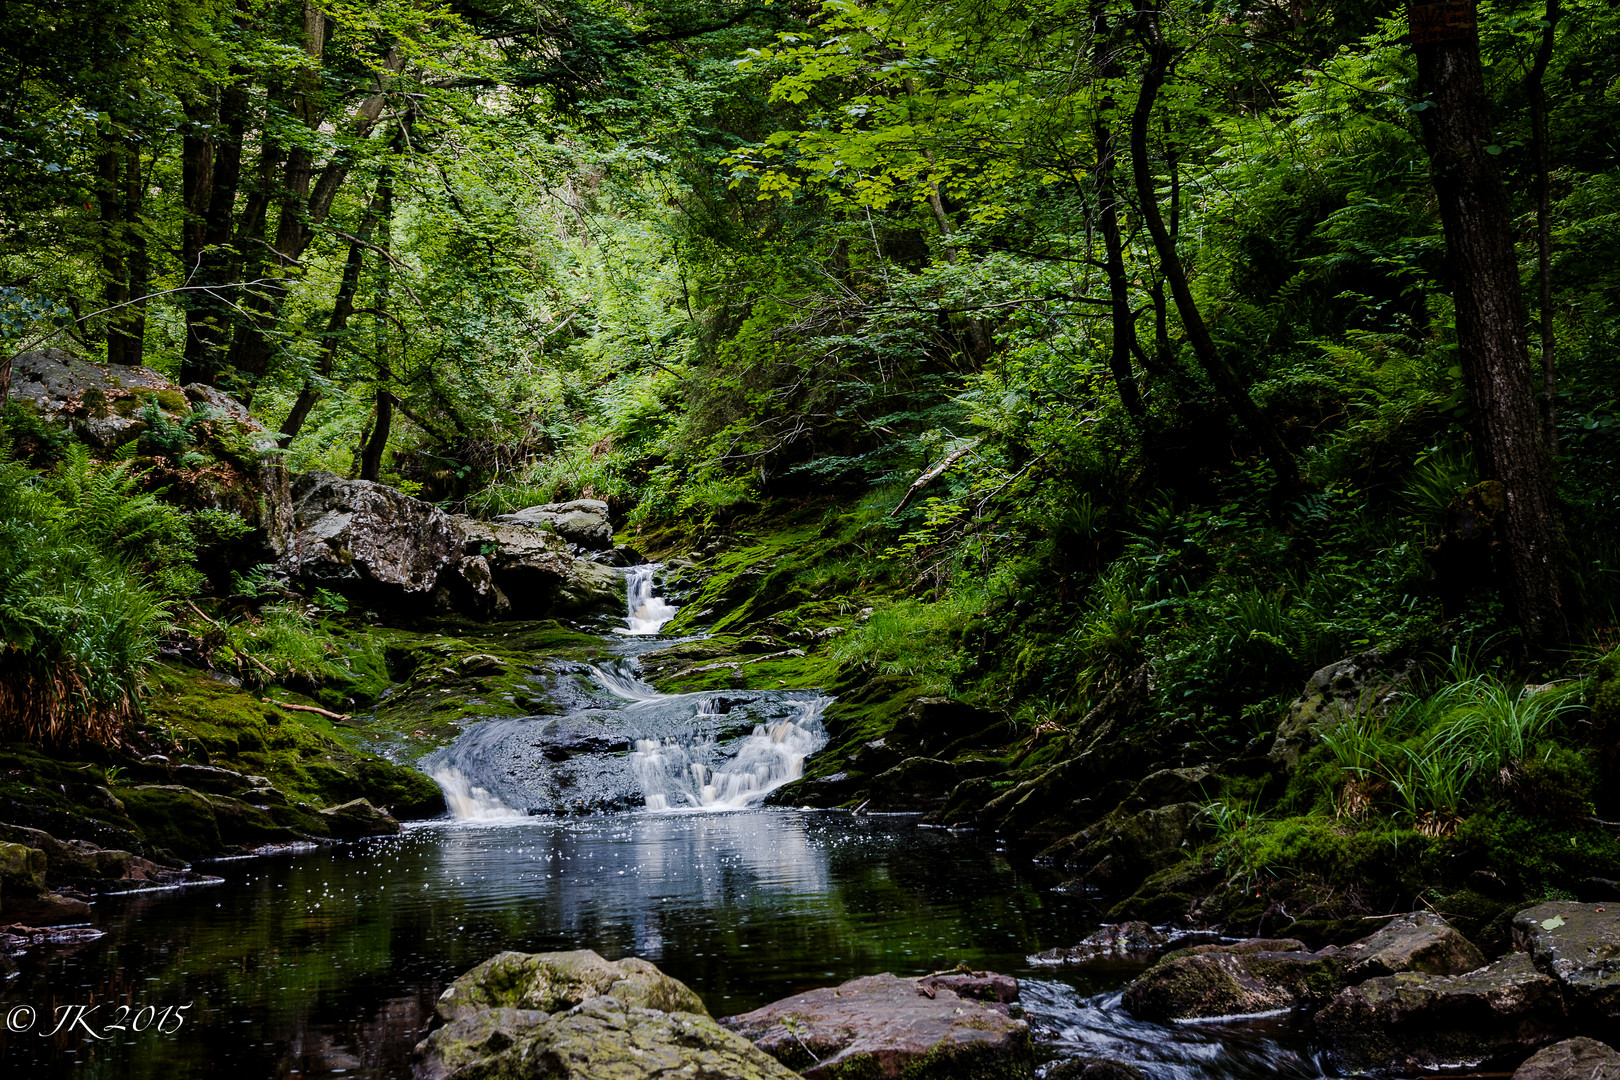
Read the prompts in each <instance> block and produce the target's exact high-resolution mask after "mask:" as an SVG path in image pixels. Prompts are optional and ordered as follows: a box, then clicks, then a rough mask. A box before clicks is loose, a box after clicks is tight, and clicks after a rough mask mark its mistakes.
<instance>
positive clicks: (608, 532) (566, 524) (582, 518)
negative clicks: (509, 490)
mask: <svg viewBox="0 0 1620 1080" xmlns="http://www.w3.org/2000/svg"><path fill="white" fill-rule="evenodd" d="M495 520H496V521H501V522H509V523H511V524H514V525H522V526H526V527H528V528H531V529H549V530H550V531H551V532H554V533H556V534H557V535H558V536H560V537H562V538H563V539H564V540H566V541H568V542H569V543H570V544H573V545H575V546H576V547H580V548H584V549H586V550H588V551H607V550H609V549H611V548H612V547H613V526H612V524H611V523H610V522H609V520H608V504H607V503H605V502H603V501H602V500H600V499H575V500H574V501H573V502H565V503H546V504H545V505H544V506H530V507H525V508H524V509H522V510H519V511H517V512H516V513H513V514H501V515H500V516H499V517H497V518H496V519H495Z"/></svg>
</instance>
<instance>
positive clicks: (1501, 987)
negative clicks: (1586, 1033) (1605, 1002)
mask: <svg viewBox="0 0 1620 1080" xmlns="http://www.w3.org/2000/svg"><path fill="white" fill-rule="evenodd" d="M1568 1026H1569V1021H1568V1015H1567V1012H1566V1009H1565V1004H1564V997H1563V993H1562V989H1561V987H1560V986H1559V984H1558V980H1556V979H1554V978H1552V977H1551V976H1549V975H1545V974H1543V973H1542V972H1540V971H1537V970H1536V968H1535V965H1534V964H1532V963H1531V962H1530V958H1529V957H1528V956H1526V955H1524V954H1523V953H1513V954H1511V955H1509V956H1506V957H1504V958H1503V959H1501V960H1498V961H1497V962H1496V963H1494V964H1491V965H1489V966H1488V967H1483V968H1480V969H1479V970H1477V971H1471V972H1469V973H1468V974H1466V975H1457V976H1449V977H1448V976H1444V975H1425V974H1423V973H1422V972H1417V971H1407V972H1402V973H1401V974H1398V975H1388V976H1384V977H1382V978H1377V979H1369V980H1368V981H1366V982H1364V983H1362V984H1360V985H1359V986H1352V987H1349V988H1348V989H1345V990H1343V991H1341V992H1340V993H1339V995H1338V996H1337V997H1336V998H1334V999H1333V1001H1332V1002H1330V1003H1329V1004H1328V1006H1327V1007H1326V1008H1324V1009H1323V1010H1322V1011H1321V1012H1319V1013H1317V1014H1316V1031H1317V1034H1318V1035H1319V1036H1320V1037H1321V1039H1322V1042H1323V1045H1324V1046H1325V1047H1326V1048H1327V1050H1328V1052H1329V1053H1330V1054H1331V1055H1332V1057H1333V1059H1334V1060H1335V1062H1337V1064H1338V1065H1340V1066H1341V1067H1342V1068H1345V1069H1354V1070H1367V1069H1375V1070H1384V1069H1389V1070H1397V1071H1412V1070H1429V1069H1448V1068H1461V1067H1468V1068H1471V1067H1473V1066H1476V1065H1479V1064H1480V1063H1482V1062H1485V1061H1488V1060H1490V1059H1492V1058H1495V1057H1498V1056H1502V1055H1506V1054H1512V1053H1524V1052H1526V1051H1529V1050H1535V1049H1537V1048H1538V1047H1541V1046H1545V1045H1546V1044H1548V1043H1550V1042H1553V1041H1555V1040H1556V1039H1558V1038H1560V1037H1562V1036H1564V1035H1566V1034H1568V1033H1569V1032H1568Z"/></svg>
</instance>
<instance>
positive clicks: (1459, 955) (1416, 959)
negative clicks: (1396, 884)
mask: <svg viewBox="0 0 1620 1080" xmlns="http://www.w3.org/2000/svg"><path fill="white" fill-rule="evenodd" d="M1335 956H1336V957H1337V959H1338V960H1340V961H1341V962H1343V963H1344V964H1345V965H1346V975H1347V976H1348V977H1349V979H1350V980H1351V981H1353V982H1360V981H1361V980H1363V979H1371V978H1376V977H1378V976H1381V975H1394V974H1396V973H1397V972H1401V971H1418V972H1422V973H1423V974H1425V975H1463V974H1466V973H1467V972H1470V971H1473V970H1475V969H1476V968H1482V967H1484V966H1485V956H1484V954H1483V953H1481V952H1480V951H1479V949H1478V948H1476V947H1475V945H1474V943H1473V942H1471V941H1469V940H1468V939H1467V938H1465V937H1463V936H1462V934H1460V933H1458V932H1457V930H1456V928H1455V927H1453V926H1452V925H1451V924H1450V923H1448V922H1447V921H1446V920H1445V919H1443V918H1441V917H1440V916H1439V915H1436V914H1435V913H1434V912H1432V911H1414V912H1411V913H1410V914H1406V915H1401V916H1399V917H1397V918H1394V919H1391V920H1390V921H1389V923H1388V924H1386V925H1385V926H1384V927H1383V928H1382V929H1380V930H1379V931H1378V932H1377V933H1375V934H1372V935H1370V936H1368V937H1365V938H1363V939H1361V940H1360V941H1357V942H1355V943H1354V944H1352V945H1348V946H1346V947H1345V948H1343V949H1340V950H1337V952H1336V953H1335Z"/></svg>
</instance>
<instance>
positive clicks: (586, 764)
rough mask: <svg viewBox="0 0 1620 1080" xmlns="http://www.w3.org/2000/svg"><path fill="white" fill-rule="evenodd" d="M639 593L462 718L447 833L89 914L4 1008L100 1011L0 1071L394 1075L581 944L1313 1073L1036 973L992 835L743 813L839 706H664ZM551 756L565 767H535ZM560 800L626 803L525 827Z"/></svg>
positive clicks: (1083, 977) (1227, 1034)
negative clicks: (526, 701) (970, 1004)
mask: <svg viewBox="0 0 1620 1080" xmlns="http://www.w3.org/2000/svg"><path fill="white" fill-rule="evenodd" d="M652 573H653V571H652V569H651V568H633V569H632V570H631V571H629V572H628V574H629V576H630V578H631V582H630V586H631V587H630V589H629V612H628V614H627V617H626V620H625V623H626V626H625V628H624V632H622V633H615V634H613V635H609V636H608V638H607V640H608V641H609V642H610V644H611V647H612V649H613V651H614V652H615V654H616V655H617V656H618V657H619V661H618V663H617V664H616V665H601V666H592V667H587V666H585V665H580V668H581V669H583V670H577V671H572V672H571V674H572V675H573V676H575V677H574V678H570V679H559V680H558V683H559V684H560V685H567V686H571V687H573V692H574V695H575V696H574V697H573V698H572V700H570V701H569V702H568V708H567V710H566V711H565V712H563V713H562V714H561V715H556V716H538V717H531V718H526V719H519V720H501V721H488V722H484V723H481V724H475V725H473V726H472V727H470V728H469V729H468V730H467V731H466V732H465V734H463V735H462V736H461V737H460V738H459V739H458V740H457V741H456V742H455V743H454V744H453V745H451V746H449V747H447V748H446V749H445V750H444V751H443V752H441V753H440V755H438V758H437V759H436V761H434V762H432V763H430V765H429V766H428V767H430V768H432V769H433V771H434V775H435V776H436V778H437V779H438V780H439V782H440V783H441V785H442V786H444V788H445V790H446V795H447V800H448V802H449V804H450V806H451V807H452V816H451V818H449V819H445V820H438V821H430V822H425V823H419V824H417V825H415V826H414V827H409V828H408V829H407V830H406V831H405V832H404V833H403V834H401V835H399V836H395V837H383V838H376V839H372V840H365V841H359V842H356V843H352V844H348V845H344V846H339V847H329V848H323V849H315V850H307V851H302V852H290V853H285V854H281V855H277V856H270V857H248V858H236V859H227V860H220V861H215V862H212V863H209V864H205V868H206V869H208V871H209V872H210V873H212V874H216V875H218V876H219V877H220V878H222V879H223V882H222V883H220V884H218V885H214V886H209V887H200V888H191V889H185V890H180V891H175V892H168V893H156V894H154V893H150V892H148V893H144V894H141V895H129V896H109V897H106V898H104V899H102V900H101V901H100V903H99V904H98V919H97V923H98V926H99V927H100V928H102V929H104V930H105V931H106V936H104V937H102V938H100V939H99V940H96V941H93V942H88V943H85V944H82V945H79V946H69V947H57V948H49V949H37V950H33V951H31V952H30V953H28V954H26V955H24V956H22V957H20V958H19V966H20V972H19V975H18V977H17V978H14V979H12V980H11V981H10V983H9V985H8V986H7V987H6V1001H7V1003H8V1006H7V1007H8V1008H13V1007H14V1006H15V1005H16V1004H17V1003H23V1002H27V1003H33V1005H34V1007H35V1008H37V1009H38V1010H39V1012H40V1013H41V1014H42V1015H44V1014H50V1015H55V1010H56V1009H57V1007H58V1006H60V1005H63V1004H67V1003H70V1002H78V1001H94V1002H99V1003H102V1004H101V1006H100V1009H99V1012H98V1013H97V1014H92V1015H91V1016H89V1017H88V1018H87V1021H86V1023H85V1024H81V1025H78V1029H77V1030H72V1031H61V1032H58V1033H56V1034H55V1035H54V1036H50V1035H46V1034H43V1033H44V1032H46V1031H48V1030H49V1028H48V1027H38V1028H37V1029H36V1030H34V1031H31V1032H28V1033H26V1034H17V1033H5V1034H0V1039H3V1040H4V1042H3V1053H0V1061H3V1064H4V1069H5V1072H6V1074H7V1075H27V1076H31V1077H33V1076H40V1077H43V1076H74V1077H80V1078H90V1077H103V1076H105V1077H111V1076H119V1077H153V1078H158V1077H162V1078H175V1080H179V1078H183V1077H217V1076H224V1075H231V1074H232V1073H233V1071H234V1073H236V1074H239V1075H242V1076H274V1077H293V1076H338V1075H342V1076H358V1077H375V1078H394V1077H407V1076H409V1075H410V1063H409V1055H410V1052H411V1048H412V1046H413V1045H414V1044H415V1043H416V1042H417V1041H418V1040H419V1039H420V1038H421V1036H422V1034H423V1033H424V1031H425V1029H426V1027H427V1025H428V1022H429V1019H430V1017H431V1014H432V1010H433V1004H434V1001H435V999H436V998H437V997H438V995H439V993H440V991H441V990H442V989H443V988H444V987H445V985H446V984H447V983H449V981H450V980H452V979H454V978H455V977H456V976H457V975H459V974H460V973H462V972H463V971H465V970H466V969H468V968H469V967H471V966H472V965H474V964H476V963H478V962H479V961H481V960H483V959H485V958H486V957H488V956H490V955H493V954H494V953H496V952H499V951H501V950H505V949H515V950H521V951H528V952H537V951H547V950H565V949H580V948H589V949H594V950H596V951H597V952H599V953H601V954H602V955H603V956H605V957H608V958H609V959H617V958H620V957H625V956H638V957H642V958H644V959H647V960H650V961H652V962H654V963H656V964H657V965H658V966H659V967H660V968H661V969H662V970H663V971H665V972H666V973H668V974H670V975H672V976H674V977H675V978H678V979H681V980H683V981H684V982H686V983H687V984H688V985H690V986H691V987H692V988H693V989H695V990H696V991H697V992H698V993H699V994H700V995H701V996H702V998H703V1000H704V1002H705V1004H706V1005H707V1006H708V1008H709V1010H710V1012H711V1013H713V1014H714V1015H716V1016H724V1015H728V1014H734V1013H740V1012H743V1011H745V1010H749V1009H754V1008H757V1007H759V1006H760V1005H762V1004H764V1003H766V1002H769V1001H771V1000H773V999H775V998H778V997H781V996H784V995H787V994H791V993H796V992H799V991H801V990H804V989H808V988H811V987H816V986H825V985H831V984H835V983H838V982H840V981H843V980H846V979H850V978H855V977H857V976H862V975H870V974H874V973H877V972H883V971H888V972H894V973H896V974H900V975H902V976H906V975H913V976H915V975H924V974H927V973H929V972H931V971H935V970H938V969H942V968H949V967H952V966H953V965H955V964H958V963H966V964H968V965H970V966H972V967H975V968H989V969H993V970H996V971H1000V972H1004V973H1007V974H1011V975H1014V976H1016V977H1017V978H1018V979H1019V980H1020V982H1021V990H1022V996H1023V1000H1024V1002H1025V1007H1026V1009H1027V1010H1028V1017H1029V1020H1030V1022H1031V1025H1032V1028H1033V1030H1034V1031H1035V1033H1036V1037H1037V1055H1038V1057H1040V1058H1041V1059H1043V1060H1058V1059H1062V1058H1065V1057H1073V1056H1078V1055H1082V1054H1085V1055H1105V1056H1108V1057H1112V1058H1117V1059H1122V1060H1126V1061H1134V1062H1137V1063H1139V1064H1142V1065H1145V1066H1147V1067H1148V1069H1149V1070H1150V1072H1151V1075H1152V1076H1154V1077H1155V1078H1162V1080H1202V1078H1210V1080H1213V1078H1217V1077H1223V1078H1224V1077H1232V1078H1236V1077H1249V1076H1321V1075H1323V1070H1322V1067H1321V1066H1320V1065H1319V1063H1318V1061H1317V1059H1316V1058H1315V1056H1314V1055H1313V1054H1311V1053H1310V1052H1309V1050H1308V1047H1307V1043H1306V1040H1305V1038H1304V1035H1303V1032H1302V1031H1301V1029H1300V1027H1299V1024H1298V1023H1297V1022H1295V1021H1291V1020H1289V1019H1288V1018H1278V1017H1272V1018H1258V1019H1247V1020H1232V1021H1225V1022H1221V1021H1216V1022H1209V1023H1201V1024H1175V1025H1168V1026H1166V1025H1158V1024H1151V1023H1144V1022H1141V1021H1138V1020H1135V1019H1133V1018H1131V1017H1130V1016H1129V1015H1128V1014H1127V1013H1125V1012H1124V1011H1122V1010H1121V1009H1120V1007H1119V1000H1120V995H1119V988H1120V986H1121V985H1122V984H1123V983H1124V982H1125V981H1126V980H1127V979H1128V978H1129V977H1130V976H1131V975H1132V974H1133V973H1134V972H1135V971H1137V970H1139V968H1136V967H1131V966H1128V965H1123V964H1115V965H1110V966H1102V967H1092V968H1088V969H1079V968H1070V969H1054V968H1051V967H1044V966H1041V964H1040V963H1039V961H1038V959H1036V958H1035V957H1034V955H1033V954H1035V953H1038V952H1039V951H1041V950H1044V949H1048V948H1051V947H1053V946H1061V945H1066V944H1069V943H1071V942H1073V941H1075V940H1078V939H1079V938H1080V937H1082V936H1084V935H1085V934H1086V933H1088V932H1089V931H1090V930H1091V929H1093V924H1092V921H1091V920H1089V919H1088V917H1087V916H1086V915H1085V914H1083V912H1084V910H1085V905H1084V904H1083V903H1080V902H1078V900H1077V899H1075V900H1071V898H1070V897H1068V896H1067V895H1066V894H1064V893H1063V892H1061V891H1054V890H1052V889H1051V888H1050V887H1049V885H1050V882H1049V881H1047V880H1045V878H1046V877H1047V876H1048V875H1043V874H1042V873H1041V871H1040V870H1039V868H1037V867H1034V866H1030V865H1027V864H1020V863H1019V862H1017V861H1014V860H1013V859H1011V858H1010V857H1009V856H1008V855H1007V854H1005V853H1003V852H998V851H995V850H992V849H991V848H990V846H988V845H987V843H986V840H985V838H983V837H980V836H976V835H974V834H972V833H963V832H957V831H952V830H946V829H941V828H933V827H927V826H924V825H922V824H921V823H920V820H919V818H918V817H917V816H916V815H909V814H859V815H857V814H851V813H849V812H846V811H809V810H803V811H801V810H794V809H788V808H779V807H763V806H761V805H760V802H761V800H762V799H763V798H764V796H765V795H767V794H768V793H769V792H770V791H771V790H773V789H774V788H775V787H776V786H779V785H780V784H782V783H784V782H786V781H788V780H790V779H793V778H796V777H797V776H798V775H799V773H800V770H801V768H802V766H803V762H804V758H805V756H806V755H808V754H811V753H813V752H814V751H815V750H816V749H818V748H819V747H820V746H821V744H822V742H824V741H825V736H824V733H823V732H822V730H821V727H820V720H819V715H820V712H821V710H822V709H823V708H824V707H825V705H826V704H827V701H828V699H826V698H823V697H820V696H818V695H815V694H810V693H806V692H802V691H772V690H743V691H729V692H726V693H724V694H717V693H713V692H704V693H693V694H661V693H659V692H657V691H656V690H655V689H654V688H653V687H651V686H650V685H648V684H647V683H646V682H644V681H642V680H641V678H640V677H639V675H638V667H637V661H636V655H637V654H638V653H639V652H643V651H646V650H648V649H650V648H653V647H657V646H659V645H667V644H668V643H669V641H670V639H669V638H664V637H660V636H658V635H657V631H658V629H659V628H660V627H661V626H662V624H663V622H664V621H667V620H668V619H669V618H670V617H671V615H673V613H674V609H673V608H671V607H669V605H667V604H666V603H664V601H662V600H661V599H660V598H658V597H657V596H655V595H654V594H653V593H652V590H651V581H652ZM565 674H570V672H566V671H565ZM559 745H571V746H574V747H575V748H576V749H578V750H579V752H577V753H573V754H570V755H568V756H566V757H565V758H563V759H562V760H560V761H559V760H553V758H556V757H558V756H559V755H557V754H556V753H555V752H554V748H555V747H557V746H559ZM548 749H551V750H553V753H552V754H551V756H550V757H548V755H547V750H548ZM570 800H578V801H579V802H581V803H586V804H588V805H590V806H593V807H594V806H602V805H615V804H617V805H622V806H625V807H626V808H625V809H623V810H619V811H616V812H596V813H587V814H582V815H558V814H552V813H539V812H535V811H539V810H541V809H543V808H546V807H548V806H551V805H555V804H561V805H563V806H566V805H567V804H568V802H569V801H570ZM122 1006H128V1009H127V1010H125V1009H122V1008H121V1007H122ZM182 1006H187V1008H185V1010H184V1011H183V1012H179V1011H170V1012H168V1013H165V1012H164V1011H163V1010H165V1009H172V1010H179V1009H180V1007H182ZM148 1007H151V1009H152V1010H153V1012H151V1013H148V1012H146V1010H147V1009H148ZM101 1014H105V1015H101ZM142 1017H145V1023H144V1029H143V1030H135V1027H136V1025H137V1024H140V1022H141V1018H142ZM165 1017H167V1019H165ZM119 1021H122V1022H123V1024H124V1025H125V1026H126V1027H128V1028H129V1030H114V1029H111V1028H109V1025H110V1024H114V1023H117V1022H119ZM160 1026H161V1027H166V1028H167V1030H166V1031H164V1032H159V1031H158V1030H157V1029H158V1027H160ZM92 1031H93V1034H94V1036H104V1037H93V1035H92Z"/></svg>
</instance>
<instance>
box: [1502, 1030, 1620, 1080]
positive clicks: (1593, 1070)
mask: <svg viewBox="0 0 1620 1080" xmlns="http://www.w3.org/2000/svg"><path fill="white" fill-rule="evenodd" d="M1513 1080H1620V1053H1616V1052H1615V1050H1614V1048H1613V1047H1611V1046H1608V1045H1607V1044H1605V1043H1600V1042H1598V1041H1597V1040H1596V1039H1587V1038H1584V1037H1583V1038H1576V1039H1565V1040H1564V1041H1563V1042H1561V1043H1554V1044H1553V1045H1551V1046H1549V1047H1547V1048H1546V1049H1545V1050H1540V1051H1538V1052H1537V1053H1536V1054H1535V1055H1534V1056H1532V1057H1531V1058H1530V1060H1529V1061H1526V1062H1525V1063H1524V1064H1523V1065H1520V1066H1519V1068H1518V1071H1517V1072H1515V1073H1514V1074H1513Z"/></svg>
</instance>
